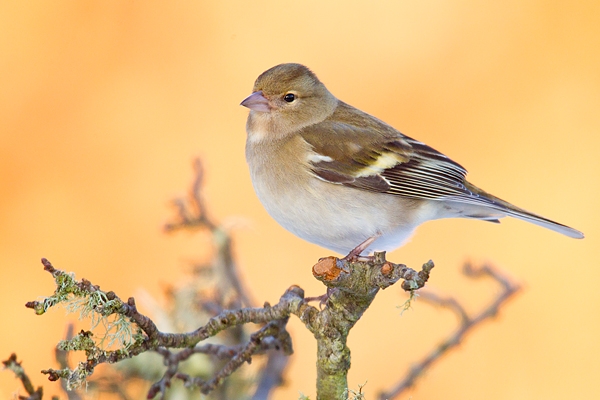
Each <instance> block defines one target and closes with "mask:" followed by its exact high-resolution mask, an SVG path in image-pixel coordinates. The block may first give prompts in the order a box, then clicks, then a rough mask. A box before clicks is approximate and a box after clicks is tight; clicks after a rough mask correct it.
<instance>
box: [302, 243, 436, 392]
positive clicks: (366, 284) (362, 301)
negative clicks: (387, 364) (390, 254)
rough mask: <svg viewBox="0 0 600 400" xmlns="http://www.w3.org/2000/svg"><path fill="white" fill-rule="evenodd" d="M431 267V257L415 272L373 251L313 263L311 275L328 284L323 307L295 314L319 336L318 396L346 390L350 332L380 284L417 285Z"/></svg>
mask: <svg viewBox="0 0 600 400" xmlns="http://www.w3.org/2000/svg"><path fill="white" fill-rule="evenodd" d="M432 268H433V262H431V261H429V262H428V263H426V264H424V265H423V269H422V270H421V271H420V272H416V271H414V270H412V269H410V268H407V267H406V266H405V265H401V264H394V263H391V262H389V261H386V260H385V253H375V255H374V257H373V258H372V259H371V260H369V261H368V262H361V261H357V262H352V263H351V262H349V261H347V260H345V259H338V258H335V257H327V258H324V259H321V260H320V261H319V262H318V263H317V264H316V265H315V266H314V267H313V274H314V275H315V277H316V278H317V279H319V280H320V281H321V282H323V283H324V284H325V285H326V286H327V287H328V296H327V298H326V300H325V308H324V309H323V310H321V311H318V310H317V309H316V308H314V307H312V308H310V309H308V308H307V309H305V310H304V311H303V313H301V314H299V315H298V316H299V317H300V319H301V320H302V321H303V322H304V323H305V324H306V326H307V328H308V329H309V330H310V331H311V332H312V333H313V335H314V336H315V338H316V339H317V399H340V398H344V397H343V396H345V394H347V393H348V380H347V375H348V370H349V369H350V349H349V348H348V347H347V345H346V341H347V338H348V334H349V333H350V330H351V329H352V327H353V326H354V324H356V322H357V321H358V320H359V319H360V318H361V317H362V315H363V313H364V312H365V311H366V310H367V308H369V306H370V305H371V302H372V301H373V299H374V298H375V296H376V295H377V292H378V291H379V289H385V288H387V287H389V286H391V285H393V284H394V283H396V282H397V281H398V280H400V279H404V282H403V284H402V287H403V288H404V289H405V290H409V291H412V290H416V289H419V288H421V287H423V286H424V285H425V282H426V281H427V279H428V278H429V273H430V271H431V269H432Z"/></svg>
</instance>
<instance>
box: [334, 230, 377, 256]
mask: <svg viewBox="0 0 600 400" xmlns="http://www.w3.org/2000/svg"><path fill="white" fill-rule="evenodd" d="M380 236H381V234H380V233H379V234H377V235H373V236H371V237H370V238H368V239H367V240H365V241H364V242H362V243H361V244H359V245H358V246H356V247H355V248H353V249H352V250H350V253H348V255H347V256H346V257H344V258H343V259H342V260H344V261H348V262H357V261H363V262H369V261H373V256H361V255H360V253H362V252H363V251H365V250H366V249H367V247H369V246H370V245H371V244H372V243H373V242H374V241H375V240H377V239H378V238H379V237H380Z"/></svg>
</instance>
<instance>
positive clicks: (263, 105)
mask: <svg viewBox="0 0 600 400" xmlns="http://www.w3.org/2000/svg"><path fill="white" fill-rule="evenodd" d="M240 105H242V106H244V107H248V108H249V109H251V110H254V111H260V112H270V111H271V107H270V106H269V100H267V98H266V97H265V96H263V93H262V92H261V91H260V90H259V91H258V92H254V93H252V94H251V95H250V96H248V97H246V98H245V99H244V101H242V102H241V103H240Z"/></svg>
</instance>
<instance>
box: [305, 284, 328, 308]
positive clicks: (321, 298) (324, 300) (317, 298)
mask: <svg viewBox="0 0 600 400" xmlns="http://www.w3.org/2000/svg"><path fill="white" fill-rule="evenodd" d="M334 290H335V289H333V288H327V292H325V294H322V295H320V296H314V297H305V298H304V302H306V303H308V302H310V301H318V302H319V309H323V306H324V305H325V303H327V300H329V297H330V296H331V294H332V293H333V292H334Z"/></svg>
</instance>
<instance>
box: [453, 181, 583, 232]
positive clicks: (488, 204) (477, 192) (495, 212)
mask: <svg viewBox="0 0 600 400" xmlns="http://www.w3.org/2000/svg"><path fill="white" fill-rule="evenodd" d="M465 186H466V188H467V189H468V190H469V191H470V192H471V193H472V194H473V196H472V197H470V198H469V199H461V200H459V201H458V203H460V206H459V208H460V210H461V213H462V216H463V217H466V218H477V219H483V220H489V221H492V222H498V221H497V220H498V218H502V217H504V216H510V217H514V218H518V219H521V220H523V221H527V222H531V223H532V224H535V225H538V226H541V227H543V228H547V229H551V230H553V231H555V232H558V233H562V234H563V235H566V236H569V237H572V238H575V239H583V237H584V236H583V233H582V232H580V231H578V230H577V229H573V228H571V227H568V226H566V225H563V224H560V223H558V222H554V221H552V220H550V219H548V218H545V217H542V216H541V215H538V214H534V213H532V212H529V211H527V210H524V209H522V208H519V207H517V206H515V205H513V204H511V203H509V202H507V201H504V200H502V199H500V198H498V197H496V196H494V195H492V194H489V193H487V192H485V191H483V190H481V189H479V188H478V187H476V186H474V185H472V184H470V183H468V182H466V185H465ZM457 206H458V204H457Z"/></svg>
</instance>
